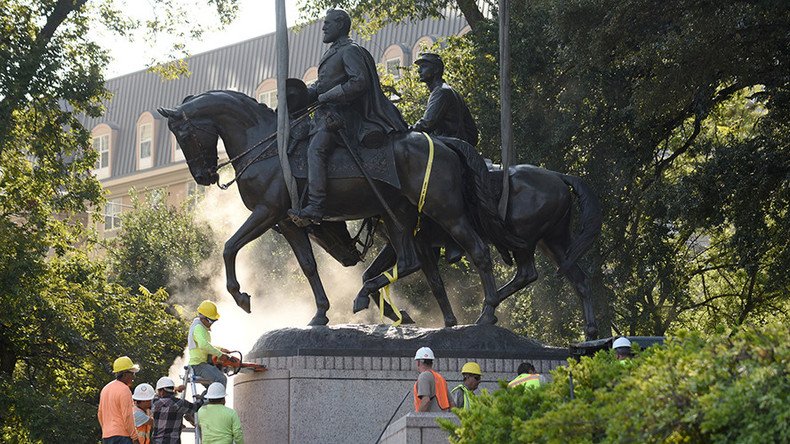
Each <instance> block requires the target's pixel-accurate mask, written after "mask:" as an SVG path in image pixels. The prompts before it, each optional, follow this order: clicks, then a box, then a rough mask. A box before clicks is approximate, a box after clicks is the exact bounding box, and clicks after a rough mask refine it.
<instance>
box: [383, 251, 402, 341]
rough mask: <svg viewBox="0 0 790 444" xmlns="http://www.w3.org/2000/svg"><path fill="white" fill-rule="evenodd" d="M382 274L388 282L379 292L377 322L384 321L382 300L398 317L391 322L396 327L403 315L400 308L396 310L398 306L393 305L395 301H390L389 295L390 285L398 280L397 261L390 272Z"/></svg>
mask: <svg viewBox="0 0 790 444" xmlns="http://www.w3.org/2000/svg"><path fill="white" fill-rule="evenodd" d="M384 276H386V278H387V280H388V281H390V283H389V284H387V285H385V286H384V288H383V289H382V290H383V291H380V292H379V322H380V323H382V324H383V323H384V302H387V303H388V304H390V306H391V307H392V311H394V312H395V315H396V316H397V317H398V320H397V321H395V322H393V323H392V326H393V327H397V326H399V325H400V323H401V322H403V315H402V314H401V313H400V310H398V307H396V306H395V303H394V302H392V298H391V297H390V285H391V284H392V283H393V282H395V281H397V280H398V263H397V262H396V263H395V266H394V267H392V274H389V273H387V272H386V271H385V272H384Z"/></svg>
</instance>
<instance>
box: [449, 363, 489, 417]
mask: <svg viewBox="0 0 790 444" xmlns="http://www.w3.org/2000/svg"><path fill="white" fill-rule="evenodd" d="M461 376H463V378H464V380H463V383H461V384H458V386H456V387H455V388H454V389H453V390H452V397H453V402H455V406H456V407H458V408H464V409H468V408H469V404H470V403H471V401H472V398H474V396H475V390H477V386H479V385H480V380H481V379H483V372H482V370H481V369H480V365H479V364H478V363H477V362H467V363H466V364H464V366H463V367H461Z"/></svg>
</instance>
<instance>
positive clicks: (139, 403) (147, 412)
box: [132, 383, 154, 444]
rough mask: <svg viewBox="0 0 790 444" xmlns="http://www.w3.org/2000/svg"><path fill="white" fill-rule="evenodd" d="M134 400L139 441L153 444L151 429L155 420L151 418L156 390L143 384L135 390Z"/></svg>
mask: <svg viewBox="0 0 790 444" xmlns="http://www.w3.org/2000/svg"><path fill="white" fill-rule="evenodd" d="M132 399H133V400H134V426H135V427H137V440H138V441H139V442H140V444H151V429H152V428H153V424H154V418H152V417H151V401H152V400H153V399H154V388H153V387H151V384H146V383H142V384H140V385H138V386H137V387H135V388H134V393H132Z"/></svg>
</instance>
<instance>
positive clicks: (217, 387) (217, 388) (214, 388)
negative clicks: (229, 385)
mask: <svg viewBox="0 0 790 444" xmlns="http://www.w3.org/2000/svg"><path fill="white" fill-rule="evenodd" d="M224 397H225V386H224V385H222V383H221V382H212V383H211V385H210V386H208V391H207V392H206V399H222V398H224Z"/></svg>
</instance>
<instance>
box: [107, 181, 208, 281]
mask: <svg viewBox="0 0 790 444" xmlns="http://www.w3.org/2000/svg"><path fill="white" fill-rule="evenodd" d="M164 200H165V196H159V198H154V196H152V195H149V196H148V199H147V201H145V202H144V201H143V200H142V199H141V198H140V195H138V194H133V195H132V209H131V211H127V212H124V213H123V216H122V221H123V230H121V231H120V233H119V234H118V236H117V237H115V238H113V239H111V240H110V241H108V248H107V253H108V259H109V262H110V269H111V274H112V276H113V279H114V280H115V281H116V282H118V283H119V284H121V285H122V286H124V287H127V288H136V287H139V286H140V285H142V286H144V287H146V288H151V289H157V288H166V289H167V290H168V292H169V293H171V294H173V293H177V292H179V291H180V290H184V289H187V288H200V287H205V285H206V284H207V280H208V277H209V276H210V275H212V274H215V273H216V271H217V270H206V269H203V264H204V261H205V260H206V258H208V257H209V256H211V255H212V254H213V253H215V252H216V250H217V245H215V241H214V238H213V234H212V232H211V229H210V228H207V227H204V226H201V225H198V224H197V223H196V222H195V220H194V217H193V213H192V211H190V210H189V209H188V208H186V207H182V208H176V207H174V206H171V205H167V204H166V203H165V202H164Z"/></svg>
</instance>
